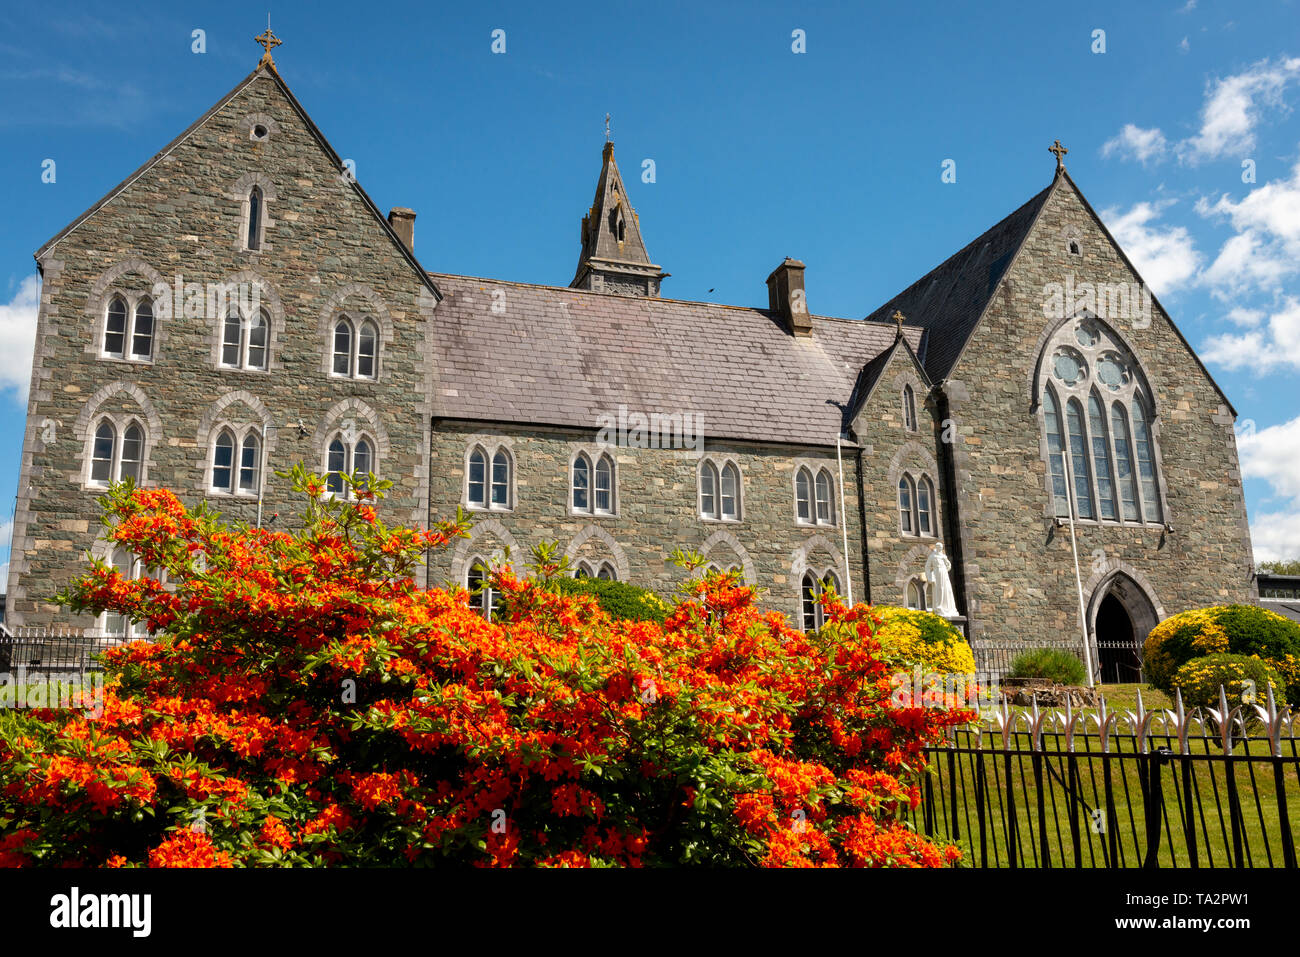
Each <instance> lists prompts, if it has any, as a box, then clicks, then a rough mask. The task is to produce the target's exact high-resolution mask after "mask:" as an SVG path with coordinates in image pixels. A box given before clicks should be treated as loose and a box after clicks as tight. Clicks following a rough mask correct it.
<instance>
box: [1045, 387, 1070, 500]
mask: <svg viewBox="0 0 1300 957" xmlns="http://www.w3.org/2000/svg"><path fill="white" fill-rule="evenodd" d="M1043 416H1044V418H1045V420H1046V422H1047V464H1048V468H1049V470H1050V472H1051V475H1052V500H1053V504H1054V507H1055V510H1056V514H1057V515H1069V514H1070V498H1069V490H1068V489H1067V488H1066V485H1065V460H1064V459H1063V458H1061V453H1062V452H1064V451H1065V440H1064V439H1063V438H1062V436H1063V435H1064V434H1065V433H1064V431H1063V430H1062V429H1061V414H1060V412H1059V411H1058V410H1057V408H1056V398H1055V395H1054V393H1053V392H1052V389H1051V387H1050V386H1049V387H1048V388H1047V389H1045V390H1044V391H1043Z"/></svg>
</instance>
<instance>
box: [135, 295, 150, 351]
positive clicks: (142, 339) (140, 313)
mask: <svg viewBox="0 0 1300 957" xmlns="http://www.w3.org/2000/svg"><path fill="white" fill-rule="evenodd" d="M152 355H153V303H152V302H151V301H149V300H148V299H141V300H140V301H139V302H137V303H136V304H135V323H134V324H133V325H132V327H131V358H132V359H148V358H149V357H150V356H152Z"/></svg>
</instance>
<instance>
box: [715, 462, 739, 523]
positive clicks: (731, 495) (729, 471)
mask: <svg viewBox="0 0 1300 957" xmlns="http://www.w3.org/2000/svg"><path fill="white" fill-rule="evenodd" d="M719 498H720V499H721V503H722V518H723V520H724V521H733V522H735V521H739V520H740V470H739V469H737V468H736V466H735V465H734V464H733V463H731V462H728V463H727V464H726V465H725V466H723V469H722V482H721V494H720V495H719Z"/></svg>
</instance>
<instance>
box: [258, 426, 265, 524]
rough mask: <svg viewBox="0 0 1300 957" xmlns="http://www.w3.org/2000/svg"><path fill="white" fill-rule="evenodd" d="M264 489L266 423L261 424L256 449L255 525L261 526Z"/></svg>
mask: <svg viewBox="0 0 1300 957" xmlns="http://www.w3.org/2000/svg"><path fill="white" fill-rule="evenodd" d="M265 489H266V425H265V424H263V425H262V441H261V443H259V445H258V449H257V527H258V528H261V527H262V493H263V491H264V490H265Z"/></svg>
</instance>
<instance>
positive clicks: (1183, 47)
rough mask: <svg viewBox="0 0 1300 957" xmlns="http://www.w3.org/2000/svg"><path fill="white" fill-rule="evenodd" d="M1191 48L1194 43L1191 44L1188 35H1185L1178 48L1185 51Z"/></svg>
mask: <svg viewBox="0 0 1300 957" xmlns="http://www.w3.org/2000/svg"><path fill="white" fill-rule="evenodd" d="M1191 48H1192V45H1191V43H1189V42H1188V40H1187V37H1183V40H1182V42H1181V43H1179V44H1178V49H1179V50H1181V51H1182V52H1183V53H1186V52H1188V51H1189V50H1190V49H1191Z"/></svg>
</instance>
